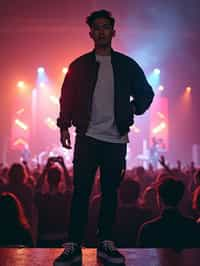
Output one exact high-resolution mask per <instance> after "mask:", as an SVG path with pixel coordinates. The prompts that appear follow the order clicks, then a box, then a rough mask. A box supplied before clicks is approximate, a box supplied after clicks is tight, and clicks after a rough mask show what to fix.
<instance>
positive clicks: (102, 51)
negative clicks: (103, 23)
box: [95, 47, 111, 56]
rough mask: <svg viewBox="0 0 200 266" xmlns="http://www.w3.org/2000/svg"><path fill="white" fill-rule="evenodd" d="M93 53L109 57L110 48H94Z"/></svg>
mask: <svg viewBox="0 0 200 266" xmlns="http://www.w3.org/2000/svg"><path fill="white" fill-rule="evenodd" d="M95 53H96V54H97V55H102V56H109V55H111V47H95Z"/></svg>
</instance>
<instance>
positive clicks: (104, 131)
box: [86, 55, 128, 143]
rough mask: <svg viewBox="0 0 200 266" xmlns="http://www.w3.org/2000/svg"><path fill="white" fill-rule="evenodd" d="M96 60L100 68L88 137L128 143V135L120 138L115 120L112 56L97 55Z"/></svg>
mask: <svg viewBox="0 0 200 266" xmlns="http://www.w3.org/2000/svg"><path fill="white" fill-rule="evenodd" d="M96 60H97V61H98V62H99V64H100V66H99V72H98V79H97V83H96V87H95V90H94V94H93V99H92V114H91V120H90V123H89V127H88V130H87V132H86V135H87V136H90V137H93V138H95V139H98V140H102V141H106V142H112V143H127V142H128V134H126V135H124V136H120V134H119V132H118V130H117V127H116V124H115V120H114V77H113V68H112V64H111V56H100V55H96Z"/></svg>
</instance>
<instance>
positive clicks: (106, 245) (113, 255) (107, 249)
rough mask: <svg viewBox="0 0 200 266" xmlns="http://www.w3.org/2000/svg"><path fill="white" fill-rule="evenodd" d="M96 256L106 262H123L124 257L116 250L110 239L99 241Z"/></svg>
mask: <svg viewBox="0 0 200 266" xmlns="http://www.w3.org/2000/svg"><path fill="white" fill-rule="evenodd" d="M97 257H99V258H100V259H103V260H105V261H106V262H108V263H113V264H124V263H125V257H124V256H123V255H122V254H121V253H120V252H119V251H118V250H117V248H116V246H115V244H114V242H113V241H111V240H104V241H101V242H100V244H99V246H98V247H97Z"/></svg>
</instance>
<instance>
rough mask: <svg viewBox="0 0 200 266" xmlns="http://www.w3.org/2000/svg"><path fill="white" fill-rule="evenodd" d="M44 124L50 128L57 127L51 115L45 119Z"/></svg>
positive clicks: (54, 128)
mask: <svg viewBox="0 0 200 266" xmlns="http://www.w3.org/2000/svg"><path fill="white" fill-rule="evenodd" d="M45 124H46V125H47V126H48V127H49V128H50V129H52V130H56V129H57V126H56V122H55V121H54V120H53V119H52V118H51V117H47V118H46V119H45Z"/></svg>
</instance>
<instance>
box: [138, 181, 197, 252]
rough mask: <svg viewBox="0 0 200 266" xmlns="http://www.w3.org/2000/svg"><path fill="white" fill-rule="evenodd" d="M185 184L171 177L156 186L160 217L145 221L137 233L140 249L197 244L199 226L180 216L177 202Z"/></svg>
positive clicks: (184, 246)
mask: <svg viewBox="0 0 200 266" xmlns="http://www.w3.org/2000/svg"><path fill="white" fill-rule="evenodd" d="M184 189H185V186H184V183H183V182H182V181H178V180H175V179H173V178H171V177H169V178H166V179H163V180H162V181H161V183H160V184H159V186H158V192H157V196H158V198H157V199H158V204H159V206H160V208H161V209H162V214H161V216H159V217H157V218H155V219H153V220H151V221H148V222H146V223H144V224H143V225H142V226H141V228H140V230H139V234H138V246H139V247H142V248H176V249H181V248H193V247H200V235H199V226H198V225H197V223H196V222H195V220H194V219H192V218H190V217H185V216H183V215H182V214H181V213H180V211H179V210H178V205H179V203H180V202H181V199H182V197H183V194H184Z"/></svg>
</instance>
